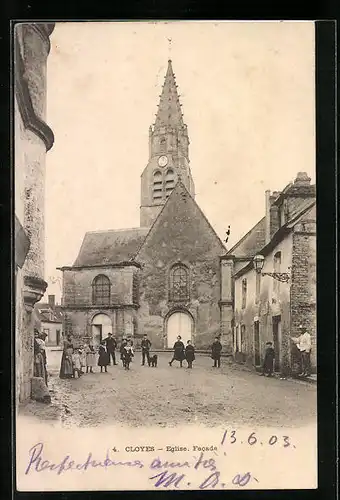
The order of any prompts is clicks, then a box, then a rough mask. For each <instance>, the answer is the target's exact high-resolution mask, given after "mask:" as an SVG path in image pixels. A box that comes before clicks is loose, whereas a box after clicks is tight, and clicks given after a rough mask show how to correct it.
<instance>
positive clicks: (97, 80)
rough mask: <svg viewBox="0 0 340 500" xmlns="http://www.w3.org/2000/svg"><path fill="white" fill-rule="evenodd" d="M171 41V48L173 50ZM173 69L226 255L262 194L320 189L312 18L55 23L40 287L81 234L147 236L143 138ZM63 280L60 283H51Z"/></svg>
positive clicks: (200, 194)
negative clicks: (296, 184)
mask: <svg viewBox="0 0 340 500" xmlns="http://www.w3.org/2000/svg"><path fill="white" fill-rule="evenodd" d="M169 39H171V42H169ZM169 58H171V59H172V65H173V70H174V73H175V75H176V81H177V84H178V90H179V94H180V102H181V104H182V110H183V113H184V121H185V123H186V124H187V126H188V133H189V138H190V147H189V156H190V167H191V171H192V175H193V178H194V182H195V189H196V201H197V203H198V204H199V206H200V207H201V209H202V210H203V212H204V213H205V215H206V216H207V217H208V219H209V221H210V223H211V224H212V226H213V227H214V229H215V230H216V232H217V234H218V235H219V236H220V237H221V238H222V239H224V236H225V231H226V229H227V227H228V225H230V226H231V234H230V237H229V241H228V244H227V248H231V247H232V246H233V244H234V243H236V242H237V241H238V240H239V239H240V238H241V237H242V236H243V235H244V234H245V233H246V232H247V231H249V229H250V228H251V227H252V226H253V225H254V224H256V222H257V221H258V220H259V219H261V218H262V217H263V216H264V207H265V195H264V193H265V190H266V189H270V190H271V191H276V190H282V189H283V188H284V187H285V186H286V185H287V184H288V183H289V182H291V181H293V180H294V179H295V177H296V174H297V172H300V171H304V172H307V173H308V174H309V176H310V177H311V179H312V182H315V90H314V24H313V23H311V22H288V21H287V22H156V23H155V22H138V23H136V22H120V23H118V22H112V23H108V22H105V23H94V22H86V23H57V24H56V27H55V30H54V32H53V33H52V35H51V52H50V55H49V57H48V65H47V123H48V124H49V126H50V127H51V128H52V130H53V132H54V135H55V143H54V146H53V148H52V149H51V150H50V151H49V152H48V154H47V158H46V192H45V194H46V201H45V208H46V220H45V222H46V228H45V229H46V231H45V233H46V234H45V237H46V241H45V252H46V264H45V279H46V280H47V281H48V283H49V287H48V292H47V293H48V294H55V295H56V298H57V300H59V301H60V293H61V287H60V280H59V281H58V278H59V279H60V277H61V273H60V271H57V270H56V268H57V267H61V266H66V265H72V264H73V262H74V260H75V259H76V257H77V254H78V251H79V249H80V245H81V243H82V240H83V237H84V235H85V232H86V231H94V230H105V229H118V228H129V227H138V226H139V205H140V176H141V174H142V171H143V169H144V168H145V166H146V165H147V162H148V129H149V126H150V125H151V124H152V123H153V122H154V119H155V113H156V111H157V104H158V102H159V95H160V93H161V89H162V84H163V82H164V76H165V73H166V68H167V61H168V59H169ZM51 278H54V279H57V282H55V283H52V281H53V280H52V279H51Z"/></svg>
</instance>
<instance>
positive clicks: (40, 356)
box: [34, 330, 47, 385]
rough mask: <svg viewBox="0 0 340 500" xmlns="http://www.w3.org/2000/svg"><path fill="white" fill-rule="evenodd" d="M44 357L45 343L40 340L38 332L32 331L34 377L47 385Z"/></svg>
mask: <svg viewBox="0 0 340 500" xmlns="http://www.w3.org/2000/svg"><path fill="white" fill-rule="evenodd" d="M45 356H46V353H45V342H44V341H43V340H42V339H41V338H40V333H39V330H34V376H35V377H41V378H42V379H44V382H45V383H46V385H47V372H46V364H45Z"/></svg>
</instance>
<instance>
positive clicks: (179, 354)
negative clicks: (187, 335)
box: [169, 335, 185, 367]
mask: <svg viewBox="0 0 340 500" xmlns="http://www.w3.org/2000/svg"><path fill="white" fill-rule="evenodd" d="M184 359H185V347H184V344H183V342H182V337H181V336H180V335H178V337H177V341H176V342H175V343H174V354H173V356H172V360H171V361H169V365H170V366H172V363H173V362H174V361H179V362H180V366H181V367H182V363H183V360H184Z"/></svg>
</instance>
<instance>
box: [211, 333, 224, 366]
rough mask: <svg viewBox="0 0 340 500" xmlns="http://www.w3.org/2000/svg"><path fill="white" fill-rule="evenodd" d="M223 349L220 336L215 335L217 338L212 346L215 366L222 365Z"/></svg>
mask: <svg viewBox="0 0 340 500" xmlns="http://www.w3.org/2000/svg"><path fill="white" fill-rule="evenodd" d="M221 351H222V344H221V342H220V339H219V337H215V340H214V342H213V343H212V346H211V357H212V359H213V360H214V366H213V368H220V366H221Z"/></svg>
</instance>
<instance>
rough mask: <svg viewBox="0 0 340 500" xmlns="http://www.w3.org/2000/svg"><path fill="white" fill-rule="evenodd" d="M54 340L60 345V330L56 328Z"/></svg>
mask: <svg viewBox="0 0 340 500" xmlns="http://www.w3.org/2000/svg"><path fill="white" fill-rule="evenodd" d="M56 342H57V345H60V330H57V333H56Z"/></svg>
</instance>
